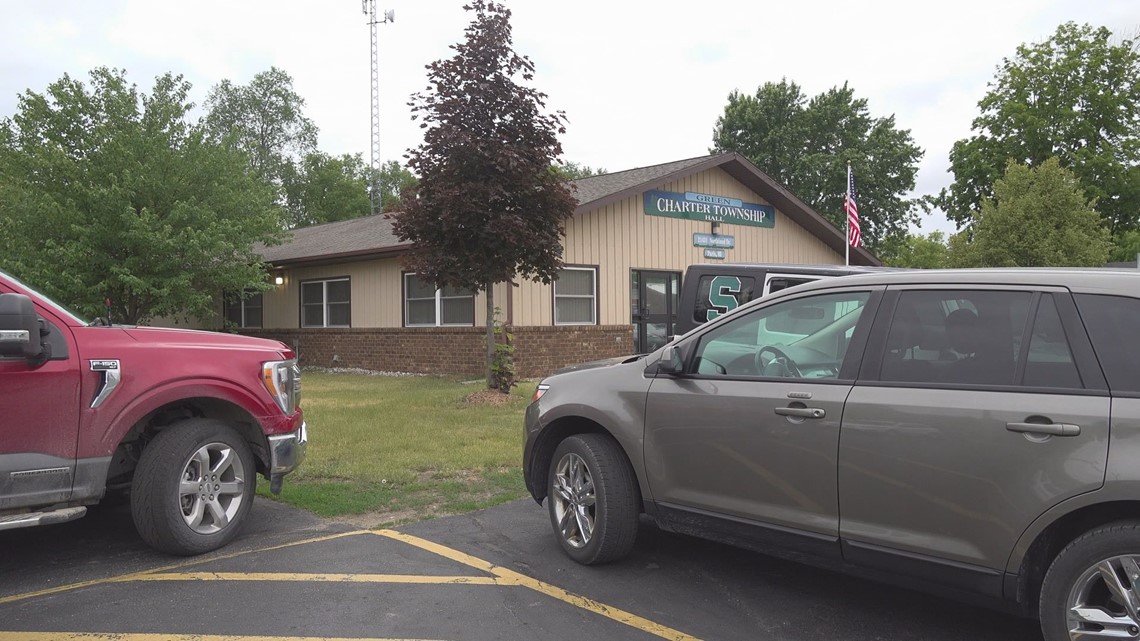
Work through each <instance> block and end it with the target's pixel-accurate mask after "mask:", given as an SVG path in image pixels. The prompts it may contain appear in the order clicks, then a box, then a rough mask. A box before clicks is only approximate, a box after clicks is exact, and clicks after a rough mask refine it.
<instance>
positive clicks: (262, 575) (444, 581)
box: [131, 572, 513, 585]
mask: <svg viewBox="0 0 1140 641" xmlns="http://www.w3.org/2000/svg"><path fill="white" fill-rule="evenodd" d="M131 580H132V581H314V582H327V583H414V584H421V585H513V584H510V583H504V582H503V581H502V580H501V579H499V578H498V577H493V576H432V575H427V574H327V573H317V574H306V573H287V572H166V573H155V574H145V575H142V576H138V577H135V578H133V579H131Z"/></svg>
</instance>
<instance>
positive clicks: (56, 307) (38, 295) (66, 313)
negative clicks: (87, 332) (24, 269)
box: [0, 271, 89, 325]
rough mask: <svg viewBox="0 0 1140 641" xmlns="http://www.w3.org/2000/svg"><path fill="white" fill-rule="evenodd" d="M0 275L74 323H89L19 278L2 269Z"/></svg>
mask: <svg viewBox="0 0 1140 641" xmlns="http://www.w3.org/2000/svg"><path fill="white" fill-rule="evenodd" d="M0 276H3V277H5V278H7V279H8V280H10V281H12V282H13V283H16V284H17V285H19V286H20V287H22V288H24V289H26V290H28V292H29V293H31V294H32V295H34V296H35V297H36V298H39V299H40V301H42V302H43V304H45V305H47V306H48V307H51V308H52V309H53V310H55V311H56V312H57V313H58V314H59V315H60V316H63V317H65V318H68V319H71V320H72V321H75V323H76V324H77V325H88V324H89V323H88V322H87V321H86V320H84V319H83V318H82V317H80V316H79V315H77V314H75V313H74V312H72V311H71V310H69V309H67V308H66V307H64V306H63V305H60V304H59V303H57V302H55V301H54V300H52V299H50V298H48V297H47V296H44V295H43V294H41V293H39V292H38V291H36V290H35V289H34V288H31V287H28V285H27V284H25V283H24V282H23V281H21V280H20V279H19V278H16V277H15V276H12V275H11V274H8V273H6V272H3V271H0Z"/></svg>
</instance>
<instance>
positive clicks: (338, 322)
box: [329, 303, 352, 327]
mask: <svg viewBox="0 0 1140 641" xmlns="http://www.w3.org/2000/svg"><path fill="white" fill-rule="evenodd" d="M351 324H352V308H351V307H350V306H349V305H348V303H329V327H348V326H349V325H351Z"/></svg>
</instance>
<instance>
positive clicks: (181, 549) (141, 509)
mask: <svg viewBox="0 0 1140 641" xmlns="http://www.w3.org/2000/svg"><path fill="white" fill-rule="evenodd" d="M256 474H257V472H256V468H255V467H254V463H253V455H252V454H250V450H249V445H248V444H247V443H246V442H245V439H243V438H242V437H241V436H240V435H239V434H238V433H237V432H235V431H234V430H233V429H232V428H230V427H229V426H227V425H226V424H225V423H222V422H220V421H216V420H212V419H201V418H195V419H189V420H185V421H181V422H179V423H176V424H174V425H171V426H170V427H167V428H166V429H164V430H163V431H161V432H159V433H158V435H157V436H155V437H154V439H153V440H152V441H151V442H150V443H149V444H148V445H147V446H146V449H144V450H143V453H142V457H141V460H140V461H139V464H138V467H137V468H136V469H135V476H134V479H133V480H132V482H131V516H132V517H133V518H134V521H135V528H136V529H138V532H139V536H141V537H142V538H143V540H144V541H146V542H147V543H148V544H150V545H151V546H153V547H155V548H157V549H159V550H162V551H163V552H167V553H169V554H177V555H182V556H190V555H194V554H202V553H203V552H209V551H211V550H215V549H217V548H219V547H221V546H223V545H225V544H226V543H229V542H230V541H231V540H232V539H233V538H234V537H235V536H237V534H238V530H239V529H241V526H242V523H243V522H244V521H245V516H246V514H248V513H249V509H250V506H251V505H252V504H253V492H254V489H256V486H257V476H256Z"/></svg>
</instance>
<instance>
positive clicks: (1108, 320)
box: [1074, 294, 1140, 394]
mask: <svg viewBox="0 0 1140 641" xmlns="http://www.w3.org/2000/svg"><path fill="white" fill-rule="evenodd" d="M1074 298H1075V299H1076V301H1077V308H1078V309H1079V310H1080V313H1081V318H1082V319H1083V320H1084V322H1085V327H1086V328H1087V329H1088V332H1089V338H1090V339H1092V344H1093V349H1095V350H1096V355H1097V359H1098V360H1100V366H1101V368H1102V369H1103V370H1104V375H1105V377H1107V378H1108V386H1109V388H1110V389H1111V390H1112V391H1113V393H1116V392H1126V393H1131V394H1140V338H1138V337H1137V331H1136V319H1137V318H1140V299H1136V298H1127V297H1125V296H1107V295H1100V294H1076V295H1075V296H1074Z"/></svg>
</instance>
